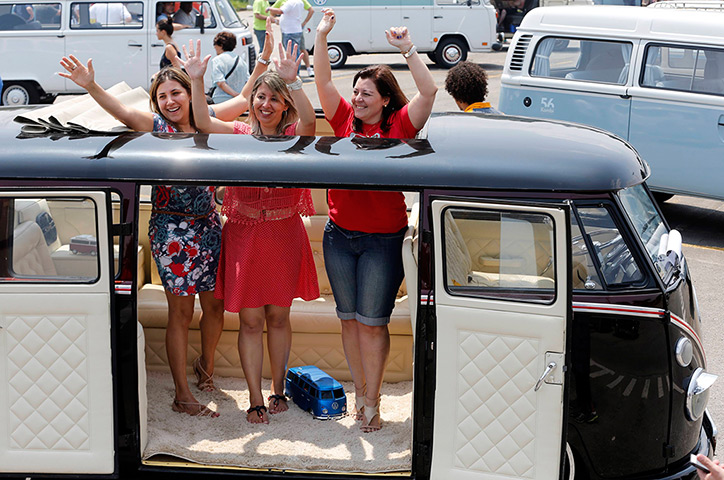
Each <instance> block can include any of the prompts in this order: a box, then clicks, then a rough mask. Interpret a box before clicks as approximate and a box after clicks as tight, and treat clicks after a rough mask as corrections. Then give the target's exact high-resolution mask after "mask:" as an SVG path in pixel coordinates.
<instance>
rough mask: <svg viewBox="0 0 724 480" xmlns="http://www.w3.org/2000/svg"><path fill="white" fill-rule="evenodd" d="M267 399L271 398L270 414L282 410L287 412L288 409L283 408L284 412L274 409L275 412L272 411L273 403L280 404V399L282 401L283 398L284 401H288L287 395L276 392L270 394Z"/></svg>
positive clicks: (275, 405)
mask: <svg viewBox="0 0 724 480" xmlns="http://www.w3.org/2000/svg"><path fill="white" fill-rule="evenodd" d="M267 400H269V413H270V414H272V415H274V414H277V413H282V412H285V411H286V410H282V412H279V411H273V412H272V411H271V406H272V403H273V404H274V407H277V406H279V401H280V400H281V401H282V402H284V403H287V396H286V395H279V394H276V393H275V394H274V395H269V396H268V397H267ZM287 410H288V407H287Z"/></svg>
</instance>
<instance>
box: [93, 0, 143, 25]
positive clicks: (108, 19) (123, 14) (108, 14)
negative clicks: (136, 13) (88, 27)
mask: <svg viewBox="0 0 724 480" xmlns="http://www.w3.org/2000/svg"><path fill="white" fill-rule="evenodd" d="M88 15H89V16H90V21H91V23H100V24H101V25H125V24H127V23H130V22H131V20H132V19H133V17H132V16H131V12H129V11H128V9H127V8H126V4H124V3H106V2H98V3H94V4H93V5H91V6H90V8H89V9H88Z"/></svg>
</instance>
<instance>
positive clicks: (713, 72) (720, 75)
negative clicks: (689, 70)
mask: <svg viewBox="0 0 724 480" xmlns="http://www.w3.org/2000/svg"><path fill="white" fill-rule="evenodd" d="M723 57H724V54H722V53H718V52H712V51H707V52H706V64H705V65H704V78H703V79H694V85H693V90H694V91H697V92H705V93H715V94H724V58H723Z"/></svg>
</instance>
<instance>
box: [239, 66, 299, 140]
mask: <svg viewBox="0 0 724 480" xmlns="http://www.w3.org/2000/svg"><path fill="white" fill-rule="evenodd" d="M262 83H263V84H265V85H266V86H267V87H269V89H270V90H271V91H272V92H274V93H275V94H277V95H279V96H280V97H281V98H282V99H284V102H285V103H286V105H287V107H288V108H287V109H286V111H285V112H284V113H282V119H281V120H280V121H279V124H278V125H277V130H276V132H275V133H274V134H275V135H281V134H283V133H284V131H285V130H286V129H287V128H288V127H289V125H292V124H293V123H294V122H296V121H297V120H298V119H299V113H297V109H296V107H295V106H294V99H292V95H291V93H289V88H287V84H286V82H285V81H284V79H282V77H281V76H279V74H278V73H277V72H266V73H263V74H262V75H261V76H260V77H259V78H257V79H256V82H254V87H253V88H252V90H251V100H250V104H249V118H250V120H251V133H252V134H253V135H263V133H262V131H261V125H260V124H259V120H258V119H257V118H256V113H255V112H254V100H255V98H256V92H257V91H258V90H259V87H260V86H261V84H262Z"/></svg>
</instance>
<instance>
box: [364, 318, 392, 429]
mask: <svg viewBox="0 0 724 480" xmlns="http://www.w3.org/2000/svg"><path fill="white" fill-rule="evenodd" d="M358 332H359V348H360V352H364V354H362V355H361V358H362V367H363V369H364V372H365V378H366V379H367V393H366V394H365V411H367V410H368V407H375V406H376V405H377V401H378V398H379V396H380V390H381V389H382V377H383V376H384V374H385V367H386V366H387V359H388V358H389V356H390V332H389V330H388V328H387V325H384V326H381V327H370V326H367V325H363V324H361V323H360V324H358ZM365 417H366V416H365ZM367 421H369V426H366V427H365V426H363V427H362V430H363V431H365V432H373V431H375V430H379V429H380V425H381V424H380V417H379V415H375V416H374V417H373V418H366V421H365V422H364V423H367ZM364 423H363V425H364Z"/></svg>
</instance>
